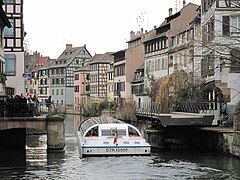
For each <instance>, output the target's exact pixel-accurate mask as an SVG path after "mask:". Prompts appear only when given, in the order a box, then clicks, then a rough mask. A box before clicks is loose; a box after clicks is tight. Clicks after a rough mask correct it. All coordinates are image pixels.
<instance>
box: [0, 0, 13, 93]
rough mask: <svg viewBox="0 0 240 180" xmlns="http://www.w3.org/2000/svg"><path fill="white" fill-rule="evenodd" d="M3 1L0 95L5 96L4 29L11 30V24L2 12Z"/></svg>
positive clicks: (0, 38)
mask: <svg viewBox="0 0 240 180" xmlns="http://www.w3.org/2000/svg"><path fill="white" fill-rule="evenodd" d="M2 6H3V1H2V0H0V95H5V83H6V74H5V59H4V35H3V31H4V28H5V27H7V28H11V24H10V22H9V20H8V17H7V16H6V13H5V12H4V10H3V8H2Z"/></svg>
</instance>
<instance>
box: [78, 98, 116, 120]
mask: <svg viewBox="0 0 240 180" xmlns="http://www.w3.org/2000/svg"><path fill="white" fill-rule="evenodd" d="M116 107H117V103H116V102H115V101H110V102H109V101H107V100H104V101H101V102H99V103H93V104H92V106H91V107H89V108H88V109H84V110H83V114H82V115H83V116H84V117H95V116H101V114H102V111H103V110H111V111H114V110H116Z"/></svg>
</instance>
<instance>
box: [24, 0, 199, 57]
mask: <svg viewBox="0 0 240 180" xmlns="http://www.w3.org/2000/svg"><path fill="white" fill-rule="evenodd" d="M176 1H177V2H178V6H176ZM200 1H201V0H186V2H187V3H189V2H192V3H195V4H198V5H200ZM179 2H181V3H179ZM179 4H180V5H179ZM181 7H182V0H147V1H143V0H67V1H66V0H24V25H25V31H26V32H27V36H26V38H25V39H26V40H27V41H28V44H29V50H31V51H38V52H40V53H41V55H43V56H50V58H52V59H54V58H58V56H59V55H60V54H61V53H62V51H63V50H64V49H65V45H66V44H73V46H74V47H79V46H83V45H84V44H86V46H87V49H88V51H89V52H90V53H91V54H92V55H94V53H105V52H115V51H119V50H122V49H125V48H126V47H127V44H126V41H127V40H129V37H130V35H129V34H130V31H135V32H136V31H139V30H140V29H141V28H144V31H145V30H148V31H149V30H151V29H153V28H154V25H156V26H159V25H160V24H161V23H162V22H163V20H164V18H165V17H167V16H168V9H169V8H173V13H175V12H176V8H177V10H179V9H180V8H181Z"/></svg>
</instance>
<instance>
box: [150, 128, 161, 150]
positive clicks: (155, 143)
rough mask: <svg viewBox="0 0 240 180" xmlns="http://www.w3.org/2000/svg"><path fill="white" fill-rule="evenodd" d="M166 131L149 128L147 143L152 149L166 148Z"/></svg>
mask: <svg viewBox="0 0 240 180" xmlns="http://www.w3.org/2000/svg"><path fill="white" fill-rule="evenodd" d="M163 133H164V131H163V130H160V129H154V128H148V129H146V135H147V142H148V143H149V144H150V145H151V147H152V148H164V146H165V143H164V136H163Z"/></svg>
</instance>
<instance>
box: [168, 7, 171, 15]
mask: <svg viewBox="0 0 240 180" xmlns="http://www.w3.org/2000/svg"><path fill="white" fill-rule="evenodd" d="M168 11H169V16H171V15H172V8H169V10H168Z"/></svg>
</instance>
